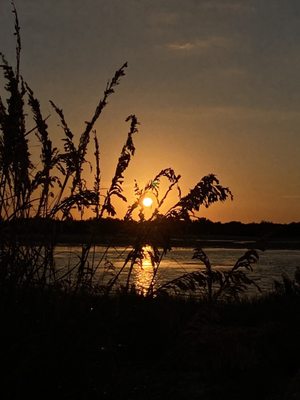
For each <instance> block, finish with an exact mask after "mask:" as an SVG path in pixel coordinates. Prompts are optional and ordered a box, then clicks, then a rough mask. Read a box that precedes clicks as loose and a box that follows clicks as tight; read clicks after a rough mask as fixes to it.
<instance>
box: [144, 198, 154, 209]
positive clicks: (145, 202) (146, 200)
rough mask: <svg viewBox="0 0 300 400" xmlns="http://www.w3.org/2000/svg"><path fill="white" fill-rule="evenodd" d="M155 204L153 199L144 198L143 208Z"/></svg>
mask: <svg viewBox="0 0 300 400" xmlns="http://www.w3.org/2000/svg"><path fill="white" fill-rule="evenodd" d="M152 204H153V200H152V199H151V197H144V198H143V206H144V207H151V206H152Z"/></svg>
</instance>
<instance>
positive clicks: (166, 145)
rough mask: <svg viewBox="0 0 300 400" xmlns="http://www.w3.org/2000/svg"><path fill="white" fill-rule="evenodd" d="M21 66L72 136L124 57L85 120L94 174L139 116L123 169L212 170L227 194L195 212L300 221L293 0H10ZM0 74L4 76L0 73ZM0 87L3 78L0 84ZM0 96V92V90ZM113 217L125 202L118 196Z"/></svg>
mask: <svg viewBox="0 0 300 400" xmlns="http://www.w3.org/2000/svg"><path fill="white" fill-rule="evenodd" d="M15 4H16V7H17V10H18V13H19V19H20V24H21V35H22V47H23V48H22V51H23V55H22V71H23V76H24V78H25V80H26V81H27V82H28V83H29V84H30V86H31V88H32V89H33V90H34V92H35V95H36V96H37V97H38V98H39V99H40V100H41V104H42V109H43V110H44V115H45V116H46V115H48V114H51V118H50V122H49V125H50V127H51V130H52V132H53V133H52V136H53V137H55V138H56V140H57V141H59V138H60V137H62V131H61V130H60V129H59V127H57V124H58V122H59V121H58V120H57V118H56V116H55V115H54V112H53V110H52V109H51V107H50V104H49V102H48V100H49V99H51V100H53V101H55V103H56V104H57V105H58V106H59V107H61V108H63V109H64V112H65V116H66V119H67V121H68V122H69V125H70V127H71V128H72V129H73V131H74V133H75V134H77V135H78V137H79V135H80V133H81V131H82V129H83V127H84V121H87V120H89V119H90V118H91V116H92V114H93V112H94V109H95V106H96V104H97V102H98V99H99V98H100V96H101V95H102V92H103V90H104V89H105V86H106V82H107V80H108V79H110V78H111V77H112V76H113V74H114V72H115V70H116V69H117V68H119V67H120V66H121V65H122V64H123V63H124V62H125V61H128V64H129V68H128V70H127V73H126V76H125V77H124V78H123V80H122V82H121V84H120V86H119V87H118V88H117V91H116V93H115V95H114V96H112V97H111V98H110V102H109V104H108V106H107V108H106V109H105V112H104V114H103V116H102V117H101V118H100V119H99V121H98V122H97V124H96V129H97V134H98V137H99V139H100V143H101V160H102V185H103V187H106V186H108V185H109V182H110V179H111V177H112V175H113V173H114V168H115V165H116V162H117V159H118V156H119V153H120V150H121V148H122V145H123V143H124V141H125V139H126V134H127V131H128V125H127V124H126V123H125V119H126V117H127V116H128V115H130V114H135V115H136V116H137V117H138V119H139V121H140V123H141V125H140V130H139V133H138V134H137V135H136V137H135V144H136V148H137V151H136V155H135V157H134V159H133V160H132V163H131V164H130V167H129V168H128V170H127V171H126V174H125V178H126V180H125V186H124V193H125V195H127V196H128V197H129V198H130V197H131V193H132V191H133V185H134V179H137V181H138V182H139V183H140V184H141V185H143V184H145V183H147V181H149V180H150V179H151V178H152V177H153V176H154V175H156V173H158V172H159V171H160V170H161V169H163V168H167V167H172V168H174V169H175V171H176V172H177V173H180V174H181V175H182V178H181V187H182V190H183V193H185V192H186V191H188V190H189V189H190V188H192V187H193V186H194V185H195V184H196V183H197V182H198V181H199V180H200V178H202V176H204V175H206V174H208V173H215V174H216V175H217V176H218V178H219V179H220V181H221V183H222V184H223V185H224V186H229V187H230V189H231V190H232V192H233V195H234V201H233V202H227V203H224V204H217V205H214V206H212V207H211V208H209V209H208V210H202V211H201V213H200V215H201V216H204V217H207V218H210V219H211V220H213V221H224V222H225V221H232V220H238V221H242V222H253V221H256V222H260V221H261V220H268V221H273V222H284V223H288V222H292V221H300V205H299V204H300V2H298V1H296V0H286V1H277V0H264V1H261V0H253V1H251V0H249V1H239V0H197V1H196V0H185V1H182V0H151V1H150V0H85V1H84V2H83V1H82V0H52V1H49V0H15ZM14 48H15V43H14V37H13V18H12V14H11V6H10V1H8V0H7V1H6V0H1V2H0V51H2V52H3V53H4V54H6V56H7V58H8V59H9V61H11V62H13V60H14ZM1 82H2V81H1ZM1 87H2V85H1ZM1 94H2V93H1ZM118 209H119V211H120V214H119V215H118V216H119V217H120V218H122V217H123V215H124V213H125V210H126V205H125V206H124V205H120V206H118Z"/></svg>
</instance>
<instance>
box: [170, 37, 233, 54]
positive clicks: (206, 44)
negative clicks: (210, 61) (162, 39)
mask: <svg viewBox="0 0 300 400" xmlns="http://www.w3.org/2000/svg"><path fill="white" fill-rule="evenodd" d="M230 45H231V42H230V40H228V39H227V38H223V37H215V36H214V37H209V38H205V39H196V40H192V41H176V42H171V43H168V44H167V45H166V47H167V48H168V49H169V50H172V51H181V52H184V51H185V52H188V51H191V50H200V51H201V50H202V51H204V50H209V49H211V48H218V47H219V48H228V47H230Z"/></svg>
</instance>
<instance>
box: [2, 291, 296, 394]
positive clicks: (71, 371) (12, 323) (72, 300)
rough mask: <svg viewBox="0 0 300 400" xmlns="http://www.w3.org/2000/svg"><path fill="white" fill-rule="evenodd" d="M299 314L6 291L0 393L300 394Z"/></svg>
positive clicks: (273, 308) (279, 304) (265, 304)
mask: <svg viewBox="0 0 300 400" xmlns="http://www.w3.org/2000/svg"><path fill="white" fill-rule="evenodd" d="M299 310H300V298H299V296H293V295H291V296H287V295H286V296H269V297H268V298H265V299H262V300H257V301H252V302H243V303H236V304H223V305H221V304H219V305H208V304H204V303H200V302H196V301H192V300H188V301H187V300H182V299H181V300H180V299H170V298H158V299H152V300H151V299H146V298H140V297H137V296H136V295H127V296H118V297H114V298H103V297H102V298H100V297H93V296H90V295H86V294H77V295H74V294H73V295H67V294H64V293H61V292H59V291H57V290H51V291H50V290H43V291H41V290H38V289H34V290H33V289H28V290H25V289H23V290H19V291H17V292H16V291H15V292H14V293H12V292H11V291H10V292H9V294H8V291H7V290H6V291H4V290H2V292H1V333H0V335H1V341H0V348H1V364H2V369H3V372H2V374H1V380H2V384H1V392H2V395H3V397H2V396H1V397H2V398H3V399H24V398H25V397H28V396H29V398H41V399H46V398H58V399H60V398H61V399H132V400H135V399H141V400H147V399H151V400H153V399H154V400H155V399H168V398H170V399H174V400H177V399H178V400H179V399H180V400H181V399H182V400H184V399H191V400H194V399H195V400H196V399H197V400H198V399H205V400H213V399H227V398H228V399H245V400H247V399H249V400H250V399H251V400H253V399H256V400H260V399H262V400H277V399H278V400H279V399H280V400H281V399H282V400H292V399H299V398H300V382H299V375H300V339H299V338H300V312H299Z"/></svg>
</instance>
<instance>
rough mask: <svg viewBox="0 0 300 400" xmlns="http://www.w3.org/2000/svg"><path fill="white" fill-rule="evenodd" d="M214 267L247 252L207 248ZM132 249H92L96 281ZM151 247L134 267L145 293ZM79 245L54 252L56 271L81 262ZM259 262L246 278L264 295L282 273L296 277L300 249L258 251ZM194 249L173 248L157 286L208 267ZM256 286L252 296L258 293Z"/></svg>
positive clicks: (116, 268) (101, 280)
mask: <svg viewBox="0 0 300 400" xmlns="http://www.w3.org/2000/svg"><path fill="white" fill-rule="evenodd" d="M203 250H204V251H205V253H206V254H207V256H208V257H209V259H210V262H211V264H212V266H213V268H216V269H219V270H226V269H230V268H231V267H232V266H233V265H234V264H235V263H236V261H237V259H238V258H239V257H241V256H242V255H243V254H244V253H245V251H246V250H247V249H242V248H239V249H234V248H206V249H205V248H204V249H203ZM129 251H130V248H126V247H109V248H106V247H104V246H96V247H93V248H91V249H90V252H89V255H88V259H87V260H88V262H89V265H90V266H93V267H94V268H96V267H97V273H96V275H95V276H96V281H97V282H99V283H105V282H107V281H108V280H109V279H112V278H113V276H114V275H115V274H116V273H118V271H119V270H120V268H121V267H122V265H123V264H124V260H125V259H126V256H127V254H128V253H129ZM149 251H150V252H151V248H150V247H149V246H145V247H144V258H143V260H142V262H141V265H135V267H134V269H133V272H132V278H131V282H132V283H134V284H135V285H136V287H137V288H139V289H140V290H142V291H145V290H146V289H147V287H148V286H149V284H150V282H151V280H152V276H153V266H152V263H151V259H150V257H149ZM80 254H81V247H80V246H64V245H59V246H57V248H56V252H55V261H56V266H57V269H58V270H60V271H63V272H64V271H66V270H67V269H71V268H72V267H73V266H74V265H75V264H76V263H77V262H78V260H79V256H80ZM258 254H259V260H258V262H257V263H255V264H253V271H252V272H248V271H247V275H248V276H249V277H250V278H251V279H253V280H254V281H255V282H256V283H257V284H258V285H259V287H260V288H261V291H262V292H270V291H271V290H273V287H274V279H276V280H281V276H282V274H287V275H288V276H289V277H290V278H293V276H294V272H295V270H296V268H297V267H300V250H275V249H274V250H267V251H264V252H262V251H258ZM192 256H193V248H189V247H174V248H173V249H172V250H171V251H170V252H168V253H167V254H166V255H165V256H164V257H163V258H162V261H161V263H160V265H159V269H158V272H157V275H156V280H155V282H156V286H160V285H161V284H163V283H165V282H167V281H169V280H172V279H174V278H176V277H179V276H180V275H182V274H185V273H188V272H192V271H197V270H199V269H203V268H205V267H204V266H203V264H202V263H201V262H200V261H199V260H195V259H192ZM127 273H128V267H126V268H125V269H124V272H123V273H122V274H121V275H120V281H121V282H123V283H124V282H125V281H126V277H127ZM255 293H256V289H255V288H254V286H253V287H252V289H251V290H250V292H249V294H255Z"/></svg>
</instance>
